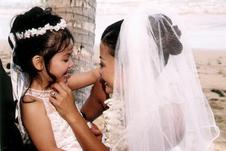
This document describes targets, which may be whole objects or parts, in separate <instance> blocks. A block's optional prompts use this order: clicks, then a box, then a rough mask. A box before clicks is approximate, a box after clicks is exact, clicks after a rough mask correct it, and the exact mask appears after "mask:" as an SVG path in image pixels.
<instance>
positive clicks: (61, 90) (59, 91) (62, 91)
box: [51, 83, 67, 96]
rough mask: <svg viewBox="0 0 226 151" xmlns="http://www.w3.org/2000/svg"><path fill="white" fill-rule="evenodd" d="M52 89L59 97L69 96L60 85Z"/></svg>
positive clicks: (55, 85)
mask: <svg viewBox="0 0 226 151" xmlns="http://www.w3.org/2000/svg"><path fill="white" fill-rule="evenodd" d="M51 87H52V89H54V90H56V91H57V92H58V94H59V95H63V96H65V95H66V94H67V91H66V90H65V89H64V88H62V86H61V85H60V84H59V83H54V84H53V85H52V86H51Z"/></svg>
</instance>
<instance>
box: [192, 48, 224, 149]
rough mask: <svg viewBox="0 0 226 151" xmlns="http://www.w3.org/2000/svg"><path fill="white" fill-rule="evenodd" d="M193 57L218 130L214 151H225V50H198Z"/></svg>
mask: <svg viewBox="0 0 226 151" xmlns="http://www.w3.org/2000/svg"><path fill="white" fill-rule="evenodd" d="M194 56H195V60H196V65H197V69H198V73H199V77H200V82H201V85H202V88H203V91H204V93H205V95H206V96H207V99H208V100H209V103H210V105H211V107H212V110H213V112H214V116H215V119H216V122H217V125H218V126H219V128H220V136H219V137H218V138H217V139H216V140H215V144H216V145H215V148H216V151H226V50H225V51H223V50H222V51H201V50H199V51H196V52H195V53H194Z"/></svg>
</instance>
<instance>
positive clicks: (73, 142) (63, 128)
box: [25, 89, 82, 151]
mask: <svg viewBox="0 0 226 151" xmlns="http://www.w3.org/2000/svg"><path fill="white" fill-rule="evenodd" d="M49 94H50V91H40V90H34V89H29V90H28V91H27V92H26V94H25V95H28V96H33V97H36V98H38V99H40V100H41V101H42V102H43V104H44V106H45V109H46V112H47V115H48V118H49V120H50V122H51V126H52V130H53V134H54V138H55V141H56V144H57V147H58V148H61V149H63V150H65V151H82V148H81V146H80V144H79V142H78V140H77V139H76V137H75V136H74V133H73V131H72V129H71V127H70V126H69V124H68V123H67V122H66V121H65V120H64V119H63V118H62V117H61V116H60V115H59V113H58V112H57V111H56V109H55V108H54V106H53V105H52V104H51V103H50V102H49ZM43 135H45V134H43Z"/></svg>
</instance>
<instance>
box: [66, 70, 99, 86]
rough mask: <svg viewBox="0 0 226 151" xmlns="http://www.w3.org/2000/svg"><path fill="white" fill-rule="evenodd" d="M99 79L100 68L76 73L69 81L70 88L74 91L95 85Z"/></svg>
mask: <svg viewBox="0 0 226 151" xmlns="http://www.w3.org/2000/svg"><path fill="white" fill-rule="evenodd" d="M99 77H100V73H99V68H96V69H93V70H90V71H87V72H81V73H76V74H73V75H72V76H71V77H70V78H69V79H68V86H69V88H71V89H72V90H76V89H80V88H82V87H85V86H88V85H91V84H93V83H94V82H95V81H96V80H97V79H98V78H99Z"/></svg>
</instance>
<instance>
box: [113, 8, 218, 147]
mask: <svg viewBox="0 0 226 151" xmlns="http://www.w3.org/2000/svg"><path fill="white" fill-rule="evenodd" d="M160 13H161V12H159V11H157V12H156V11H153V10H145V11H144V10H139V11H136V12H135V13H133V14H132V15H130V16H128V17H127V18H126V19H125V20H124V21H123V24H122V27H121V31H120V35H119V39H118V44H117V48H116V55H115V59H116V67H115V72H116V73H115V83H114V92H113V98H117V99H120V100H123V101H124V106H125V123H126V132H127V134H126V140H127V143H128V150H129V151H207V150H211V148H212V142H213V140H214V139H215V138H216V137H217V136H218V135H219V130H218V127H217V126H216V124H215V120H214V116H213V113H212V111H211V108H210V106H209V104H208V101H207V99H206V97H205V96H204V95H203V92H202V89H201V86H200V82H199V79H198V74H197V71H196V66H195V62H194V59H193V56H192V52H191V49H189V48H188V47H187V46H185V43H184V42H183V31H182V36H180V31H179V30H178V28H177V26H174V25H173V24H175V22H174V20H173V18H172V16H169V15H168V14H166V13H163V14H165V15H167V16H169V17H170V19H172V21H171V20H170V19H169V18H168V17H167V16H165V15H163V14H160ZM172 22H173V23H172ZM179 28H180V27H179ZM167 33H169V34H167ZM180 42H181V43H180ZM182 43H183V46H182ZM167 53H169V60H168V61H167V57H168V55H167Z"/></svg>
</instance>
